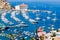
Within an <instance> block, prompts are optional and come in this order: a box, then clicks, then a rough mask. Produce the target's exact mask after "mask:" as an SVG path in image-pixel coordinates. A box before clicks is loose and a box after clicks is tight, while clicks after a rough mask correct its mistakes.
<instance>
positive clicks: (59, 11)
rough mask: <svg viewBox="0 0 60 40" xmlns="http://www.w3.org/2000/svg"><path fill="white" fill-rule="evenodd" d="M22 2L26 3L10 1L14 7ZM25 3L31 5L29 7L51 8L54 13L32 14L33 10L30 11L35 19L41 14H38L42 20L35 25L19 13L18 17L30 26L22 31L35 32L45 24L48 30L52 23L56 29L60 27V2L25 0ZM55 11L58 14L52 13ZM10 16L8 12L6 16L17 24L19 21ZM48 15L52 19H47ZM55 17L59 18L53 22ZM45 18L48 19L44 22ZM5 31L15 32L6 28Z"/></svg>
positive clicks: (30, 14)
mask: <svg viewBox="0 0 60 40" xmlns="http://www.w3.org/2000/svg"><path fill="white" fill-rule="evenodd" d="M22 3H24V2H10V4H11V6H12V7H14V6H16V5H20V4H22ZM25 4H27V5H28V7H29V8H28V9H34V10H36V9H39V10H49V11H52V13H51V14H50V15H48V13H44V12H36V13H35V14H32V12H28V14H27V15H28V16H29V17H30V18H32V19H34V20H35V18H36V14H40V16H38V17H40V18H41V20H39V21H38V24H35V25H34V24H32V23H30V22H29V21H28V20H26V19H25V18H24V17H23V16H22V15H21V14H20V15H17V16H16V17H18V18H20V19H21V20H22V21H24V22H25V23H26V24H27V25H28V27H26V28H23V29H22V32H23V31H29V32H34V31H35V30H36V29H38V28H39V27H40V26H45V27H44V31H46V32H49V31H50V29H48V27H51V25H54V28H55V29H56V30H57V29H58V28H60V5H59V4H56V3H40V2H29V3H28V2H25ZM53 13H55V14H56V16H54V15H52V14H53ZM10 16H11V15H10V14H7V15H6V18H8V19H9V20H10V21H12V22H14V23H15V24H14V25H16V24H17V22H16V21H14V20H13V19H10ZM47 16H50V17H51V19H50V20H47V19H46V17H47ZM55 17H56V18H57V20H56V21H55V22H53V21H52V19H53V18H55ZM43 19H46V21H45V22H43V21H42V20H43ZM1 23H4V22H2V20H1ZM4 24H5V23H4ZM5 25H9V24H5ZM10 29H11V30H14V29H18V30H20V28H10ZM47 30H48V31H47ZM5 33H12V34H13V33H14V32H8V31H7V30H5ZM20 33H21V32H20ZM28 39H29V38H28ZM6 40H8V39H6Z"/></svg>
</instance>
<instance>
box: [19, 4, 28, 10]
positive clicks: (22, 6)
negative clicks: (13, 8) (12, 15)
mask: <svg viewBox="0 0 60 40" xmlns="http://www.w3.org/2000/svg"><path fill="white" fill-rule="evenodd" d="M27 9H28V5H26V4H24V3H23V4H21V5H20V10H27Z"/></svg>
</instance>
